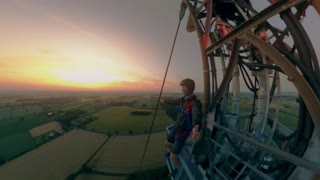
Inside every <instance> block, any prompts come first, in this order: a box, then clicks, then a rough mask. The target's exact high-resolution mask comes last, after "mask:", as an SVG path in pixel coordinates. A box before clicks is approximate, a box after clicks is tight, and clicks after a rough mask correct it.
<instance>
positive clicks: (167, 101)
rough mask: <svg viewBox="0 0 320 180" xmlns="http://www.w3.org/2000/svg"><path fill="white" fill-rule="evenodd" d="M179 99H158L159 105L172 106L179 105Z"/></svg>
mask: <svg viewBox="0 0 320 180" xmlns="http://www.w3.org/2000/svg"><path fill="white" fill-rule="evenodd" d="M180 101H181V98H176V99H160V103H161V104H172V105H179V104H180Z"/></svg>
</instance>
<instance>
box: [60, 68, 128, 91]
mask: <svg viewBox="0 0 320 180" xmlns="http://www.w3.org/2000/svg"><path fill="white" fill-rule="evenodd" d="M55 75H56V78H57V79H58V80H60V81H63V84H65V85H71V86H77V87H87V88H101V87H103V86H106V85H107V84H110V83H112V82H115V81H121V80H124V78H123V77H121V76H119V75H113V74H108V73H106V72H103V71H101V70H97V69H82V70H80V69H77V70H75V69H73V70H57V71H56V73H55Z"/></svg>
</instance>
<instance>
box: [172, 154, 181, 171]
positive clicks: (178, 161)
mask: <svg viewBox="0 0 320 180" xmlns="http://www.w3.org/2000/svg"><path fill="white" fill-rule="evenodd" d="M170 159H171V161H172V162H173V164H174V166H175V167H176V168H179V167H180V160H179V158H178V157H177V155H176V154H174V153H173V152H171V153H170Z"/></svg>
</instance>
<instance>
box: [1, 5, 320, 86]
mask: <svg viewBox="0 0 320 180" xmlns="http://www.w3.org/2000/svg"><path fill="white" fill-rule="evenodd" d="M0 2H1V6H0V22H1V28H0V40H1V41H0V71H1V77H0V90H10V89H21V90H24V89H26V90H98V91H104V90H110V91H114V90H155V91H157V90H160V87H161V83H162V78H163V76H164V72H165V68H166V65H167V61H168V58H169V55H170V50H171V46H172V42H173V37H174V33H175V30H176V26H177V23H178V13H179V10H180V2H181V1H178V0H0ZM307 15H308V14H307ZM316 18H318V19H316ZM319 19H320V18H319V16H317V15H316V14H315V12H311V15H310V17H308V16H307V18H306V20H305V21H306V23H307V25H306V28H307V30H308V31H310V34H311V35H310V36H311V37H312V36H313V37H316V36H317V38H318V37H319V36H318V35H317V34H316V31H317V32H318V31H319V27H320V23H319ZM186 20H187V17H185V18H184V20H183V22H182V25H181V29H180V33H179V36H178V40H177V44H176V49H175V51H174V54H173V58H172V65H171V66H170V69H169V74H168V77H167V81H166V85H165V88H166V89H167V90H173V89H177V88H179V85H178V82H179V81H180V80H181V79H184V78H186V77H190V78H193V79H195V80H196V82H197V87H198V90H201V89H202V86H203V85H202V71H201V69H202V64H201V59H200V53H199V46H198V40H197V37H196V34H195V33H188V32H186V30H185V27H186V26H185V24H186ZM311 25H312V26H311ZM314 27H316V28H314ZM313 41H314V42H313V43H314V44H315V47H316V48H315V49H316V51H317V52H320V51H319V47H320V43H319V41H317V40H315V39H313ZM318 56H319V54H318Z"/></svg>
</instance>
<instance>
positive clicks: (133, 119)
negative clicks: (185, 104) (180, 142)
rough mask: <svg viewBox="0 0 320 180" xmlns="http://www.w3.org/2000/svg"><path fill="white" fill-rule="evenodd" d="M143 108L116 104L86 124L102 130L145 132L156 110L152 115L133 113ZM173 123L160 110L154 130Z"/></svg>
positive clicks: (97, 114)
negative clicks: (132, 113)
mask: <svg viewBox="0 0 320 180" xmlns="http://www.w3.org/2000/svg"><path fill="white" fill-rule="evenodd" d="M139 110H141V109H138V108H132V107H127V106H115V107H110V108H107V109H105V110H102V111H99V112H97V113H95V114H94V116H96V117H97V118H98V119H97V120H95V121H93V122H91V123H90V124H88V125H86V126H85V127H86V128H87V129H89V130H94V131H101V132H106V131H108V132H110V131H111V132H129V131H130V130H131V131H132V132H133V133H134V132H144V131H147V130H149V128H150V126H151V122H152V118H153V113H154V110H144V111H147V112H151V114H150V115H131V114H130V113H131V112H134V111H139ZM171 123H172V120H170V119H169V118H168V116H167V115H166V114H165V112H164V111H163V110H159V111H158V113H157V116H156V120H155V123H154V127H153V130H161V129H164V128H165V127H166V126H168V125H169V124H171Z"/></svg>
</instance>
